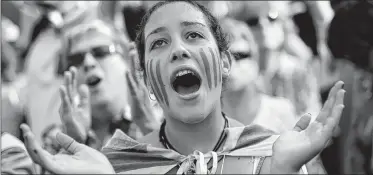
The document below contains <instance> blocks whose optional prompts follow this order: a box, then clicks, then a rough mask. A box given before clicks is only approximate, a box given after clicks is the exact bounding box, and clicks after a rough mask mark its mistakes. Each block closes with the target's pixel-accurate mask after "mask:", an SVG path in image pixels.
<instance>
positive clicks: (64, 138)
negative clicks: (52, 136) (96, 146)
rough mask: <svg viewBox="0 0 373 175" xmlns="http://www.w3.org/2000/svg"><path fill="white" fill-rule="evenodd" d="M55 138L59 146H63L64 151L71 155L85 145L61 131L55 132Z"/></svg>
mask: <svg viewBox="0 0 373 175" xmlns="http://www.w3.org/2000/svg"><path fill="white" fill-rule="evenodd" d="M56 140H57V141H58V143H59V144H60V146H62V148H64V149H65V150H66V151H68V152H69V153H71V154H73V155H74V154H76V153H77V152H79V151H82V150H83V149H84V148H85V147H86V146H85V145H82V144H80V143H78V142H77V141H75V140H74V139H73V138H71V137H70V136H68V135H66V134H64V133H61V132H58V133H57V135H56Z"/></svg>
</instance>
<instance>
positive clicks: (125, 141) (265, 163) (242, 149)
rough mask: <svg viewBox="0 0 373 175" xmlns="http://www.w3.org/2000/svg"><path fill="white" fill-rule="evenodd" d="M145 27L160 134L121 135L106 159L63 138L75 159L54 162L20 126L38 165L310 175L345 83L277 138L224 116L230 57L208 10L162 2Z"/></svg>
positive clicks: (143, 42)
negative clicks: (313, 113)
mask: <svg viewBox="0 0 373 175" xmlns="http://www.w3.org/2000/svg"><path fill="white" fill-rule="evenodd" d="M165 16H168V18H165ZM141 26H142V28H141V29H142V30H140V32H139V34H138V46H137V47H138V49H139V63H140V65H141V68H143V69H144V70H145V74H144V76H145V77H146V80H147V82H148V85H149V91H151V93H154V94H155V97H156V98H157V99H158V101H159V103H160V104H161V106H162V109H163V111H164V114H165V121H164V122H163V124H162V125H161V127H160V129H159V131H158V130H155V131H153V132H152V133H151V134H149V135H147V136H145V137H144V138H142V139H141V140H140V141H139V142H137V141H135V140H132V139H130V138H128V136H126V135H125V134H123V133H122V132H119V131H118V132H117V133H116V134H115V135H114V136H113V138H112V139H111V140H110V141H109V143H108V144H107V145H106V146H105V147H104V148H103V153H104V154H105V155H103V154H101V153H100V152H98V151H96V150H93V149H91V148H89V147H87V146H85V145H83V144H79V143H76V142H75V141H74V140H73V139H72V138H71V137H68V136H66V135H64V134H58V135H57V140H58V141H59V143H60V144H61V145H63V147H64V148H66V149H67V150H68V152H69V154H70V155H69V154H62V155H61V154H57V155H55V156H52V155H50V154H48V153H47V152H45V150H43V149H42V148H41V147H40V145H38V144H37V143H36V142H35V141H34V139H33V137H34V136H33V134H32V132H31V131H30V129H29V127H27V125H22V126H21V127H22V130H23V131H24V135H25V136H26V138H27V140H28V141H27V142H26V145H27V149H28V150H33V149H35V150H37V151H36V152H35V151H34V152H33V151H31V154H32V158H33V160H35V161H37V163H38V164H41V165H42V166H43V167H46V168H48V169H49V170H51V172H53V173H57V174H65V173H74V174H75V173H89V174H91V173H110V174H112V173H129V174H131V173H133V174H142V173H156V174H165V173H172V174H175V173H178V174H184V173H185V174H187V173H196V174H210V173H211V174H215V173H217V172H220V173H221V174H223V173H225V174H227V173H229V174H232V173H245V174H249V173H253V174H258V173H262V174H268V173H299V172H305V173H306V169H305V168H304V164H306V163H307V162H308V161H309V160H311V159H312V158H313V157H314V156H316V155H317V153H318V152H319V151H321V150H322V149H323V148H324V147H325V145H326V144H327V142H328V140H329V138H330V137H331V135H332V130H333V128H334V126H335V125H336V123H337V122H338V120H339V116H340V114H341V112H342V110H343V96H344V90H343V89H342V85H343V82H338V83H337V84H336V85H335V87H334V88H333V90H332V92H331V94H330V98H329V99H328V102H327V103H326V105H325V106H324V108H323V110H322V111H321V112H320V115H318V117H317V119H316V121H315V122H312V123H310V115H305V116H303V117H302V118H301V120H300V121H298V122H297V124H296V126H295V127H294V128H293V130H291V131H288V132H286V133H284V134H283V135H281V136H279V137H278V136H276V135H273V134H271V132H269V131H268V130H266V129H263V128H262V127H260V126H257V125H251V126H247V127H245V126H243V124H241V123H239V122H237V121H235V120H233V119H230V118H228V117H226V116H225V115H224V113H222V110H221V100H220V99H221V92H222V86H223V83H224V82H225V79H226V78H227V77H228V75H229V72H230V68H231V66H230V65H231V58H232V57H231V54H230V53H229V51H228V50H227V49H228V46H227V43H226V40H225V38H224V34H223V32H222V31H221V27H220V25H219V23H218V21H217V19H216V18H214V17H213V16H212V14H211V13H210V12H209V11H208V10H207V9H206V8H204V7H203V6H201V5H199V4H197V3H195V2H193V1H162V2H160V3H157V4H156V5H154V6H153V7H152V8H151V9H150V10H149V11H148V13H147V15H145V17H144V19H143V22H142V25H141ZM161 70H162V71H161ZM157 74H158V75H157ZM154 77H156V78H154ZM185 79H189V80H190V81H182V80H185ZM157 89H158V90H157ZM308 125H309V126H308ZM141 142H145V144H142V143H141ZM214 145H215V146H214ZM288 155H297V156H288ZM105 156H106V157H107V158H105ZM210 160H211V161H210ZM220 160H221V161H220ZM270 160H271V162H269V161H270ZM89 165H95V166H89ZM243 167H244V168H243Z"/></svg>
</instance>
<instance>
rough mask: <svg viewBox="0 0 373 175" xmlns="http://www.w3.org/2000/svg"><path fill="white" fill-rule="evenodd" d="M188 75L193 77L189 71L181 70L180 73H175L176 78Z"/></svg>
mask: <svg viewBox="0 0 373 175" xmlns="http://www.w3.org/2000/svg"><path fill="white" fill-rule="evenodd" d="M189 73H190V74H193V75H194V73H193V72H192V71H190V70H182V71H179V72H177V74H176V77H180V76H183V75H186V74H189Z"/></svg>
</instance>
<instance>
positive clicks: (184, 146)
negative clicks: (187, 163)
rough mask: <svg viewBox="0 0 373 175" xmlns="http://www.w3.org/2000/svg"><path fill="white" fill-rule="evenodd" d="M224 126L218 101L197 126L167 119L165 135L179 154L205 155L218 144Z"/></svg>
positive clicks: (170, 118)
mask: <svg viewBox="0 0 373 175" xmlns="http://www.w3.org/2000/svg"><path fill="white" fill-rule="evenodd" d="M224 124H225V120H224V117H223V116H222V112H221V106H220V101H219V104H218V107H217V108H215V109H214V110H213V111H212V112H211V113H210V114H209V115H208V116H207V117H206V118H205V120H203V121H202V122H200V123H197V124H186V123H183V122H180V121H177V120H175V119H173V118H172V117H167V123H166V127H165V133H166V136H167V139H168V141H169V142H170V144H171V145H172V146H173V147H174V148H175V149H176V150H177V151H179V153H180V154H183V155H189V154H192V153H193V152H194V151H196V150H198V151H200V152H202V153H207V152H209V151H212V150H213V147H214V146H215V145H216V143H217V142H218V140H219V137H220V135H221V133H222V132H223V129H224Z"/></svg>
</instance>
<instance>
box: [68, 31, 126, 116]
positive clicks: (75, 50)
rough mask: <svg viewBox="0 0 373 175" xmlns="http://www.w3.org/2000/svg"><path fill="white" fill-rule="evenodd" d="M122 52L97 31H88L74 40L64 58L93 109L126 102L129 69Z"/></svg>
mask: <svg viewBox="0 0 373 175" xmlns="http://www.w3.org/2000/svg"><path fill="white" fill-rule="evenodd" d="M122 52H123V50H122V49H120V48H119V45H117V44H116V43H114V42H113V40H112V39H111V38H110V37H108V36H106V35H104V34H100V33H99V32H92V31H91V32H87V33H85V34H84V36H82V37H81V38H79V39H77V40H76V41H74V40H73V42H72V47H71V51H70V54H69V56H68V58H67V59H68V62H69V65H74V66H76V67H77V68H78V83H79V84H87V85H88V87H89V90H90V93H91V104H92V105H93V110H94V106H95V105H108V104H109V105H110V104H112V105H114V103H118V104H122V101H126V99H127V82H126V79H125V72H126V71H127V70H128V67H127V65H126V63H125V61H124V58H123V55H124V53H122ZM122 105H123V104H122ZM122 107H124V105H123V106H122Z"/></svg>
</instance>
